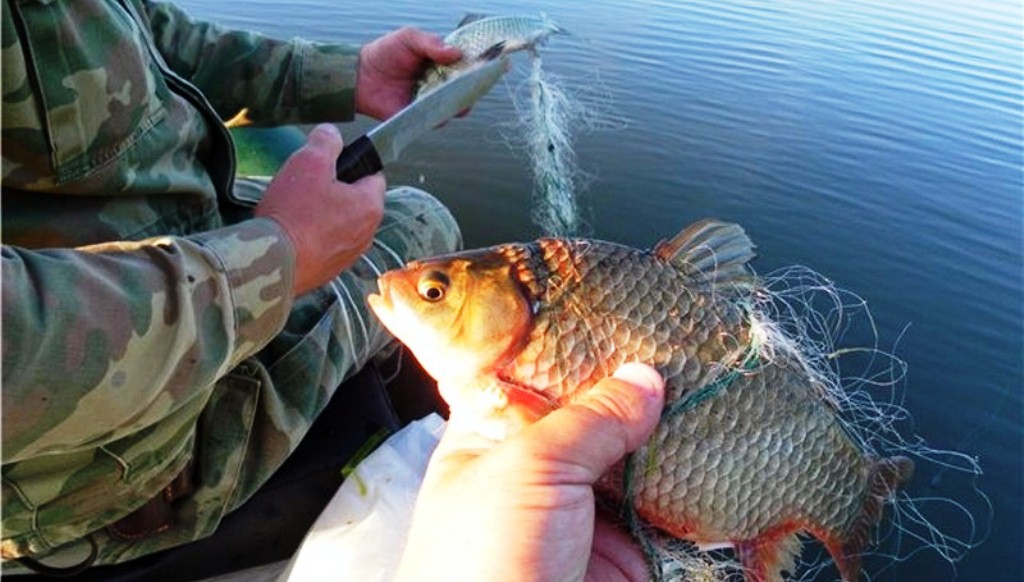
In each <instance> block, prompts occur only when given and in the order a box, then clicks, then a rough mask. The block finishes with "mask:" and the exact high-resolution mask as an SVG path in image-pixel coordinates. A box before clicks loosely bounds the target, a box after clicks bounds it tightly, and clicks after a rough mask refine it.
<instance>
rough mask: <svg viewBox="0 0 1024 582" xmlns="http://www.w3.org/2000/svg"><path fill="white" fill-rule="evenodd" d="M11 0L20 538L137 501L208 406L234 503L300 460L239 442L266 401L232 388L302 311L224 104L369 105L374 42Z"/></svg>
mask: <svg viewBox="0 0 1024 582" xmlns="http://www.w3.org/2000/svg"><path fill="white" fill-rule="evenodd" d="M2 16H3V20H2V26H3V28H2V31H0V38H2V47H3V71H2V75H3V85H2V92H3V104H2V107H3V109H2V138H3V142H2V156H3V175H2V180H3V181H2V185H3V191H2V211H3V233H2V239H3V298H2V303H3V346H2V349H3V353H2V356H3V377H2V378H3V393H2V394H3V400H2V415H3V419H2V420H3V425H2V431H3V441H2V445H3V446H2V461H3V475H2V477H3V492H2V493H3V497H2V504H3V508H2V511H3V524H2V525H3V542H2V551H3V557H4V558H5V559H7V558H12V557H18V556H45V555H46V554H48V553H49V552H50V551H51V550H53V549H54V548H56V547H58V546H61V545H63V544H65V543H68V542H70V541H73V540H80V539H82V538H83V537H84V536H86V535H87V534H89V533H90V532H94V531H95V530H97V529H98V528H102V527H103V526H104V525H106V524H109V523H111V522H113V521H115V520H118V519H120V518H122V517H124V516H125V515H127V514H128V513H131V512H132V511H134V510H135V509H136V508H138V507H140V506H141V505H143V504H144V503H145V502H146V501H147V500H149V499H151V498H153V497H154V496H155V495H157V493H159V492H160V491H161V490H162V489H163V488H164V487H165V486H167V485H168V483H169V482H171V480H172V479H173V478H174V477H175V476H176V475H178V474H179V473H180V472H181V471H182V469H183V467H184V466H185V465H186V463H188V462H189V460H190V459H191V458H192V455H193V450H194V445H195V441H196V440H197V437H196V432H197V430H204V429H203V428H202V427H203V426H206V427H207V428H206V429H205V430H208V431H211V432H212V433H213V434H205V435H203V446H209V447H210V448H211V450H216V451H223V455H222V456H221V457H220V458H219V460H220V467H219V469H220V470H222V472H223V474H218V475H214V476H212V477H210V476H208V477H207V480H208V484H209V483H213V484H214V485H216V487H213V488H212V489H211V492H208V493H207V497H208V499H207V501H208V503H209V504H217V503H219V505H220V506H223V507H224V508H225V510H227V509H230V508H231V507H233V506H236V505H237V504H238V503H239V502H240V499H239V498H238V497H239V496H243V495H244V494H243V493H239V491H250V490H251V489H252V488H253V486H252V484H246V486H245V487H242V486H240V485H239V483H238V481H239V480H241V479H244V478H246V477H245V475H257V477H253V478H252V480H253V481H254V482H259V481H260V480H261V479H265V478H266V475H267V474H269V472H270V471H272V470H273V468H274V466H275V465H274V464H275V463H279V462H280V459H279V458H268V459H266V460H264V459H262V458H260V459H238V458H236V457H237V456H238V454H239V453H238V451H239V450H240V449H242V448H243V447H242V442H243V441H244V440H245V439H249V438H250V433H251V432H252V430H253V429H252V427H251V426H248V425H245V419H246V418H249V419H250V420H249V423H250V424H251V418H252V417H253V416H254V414H255V413H253V411H252V408H253V407H255V406H256V404H255V403H254V401H253V400H252V398H249V397H235V396H231V395H230V394H229V393H228V392H224V393H223V394H221V395H220V396H218V395H217V394H218V393H217V391H216V386H217V385H218V384H223V382H224V380H225V378H228V379H230V378H231V377H232V375H234V376H238V375H239V373H240V372H239V371H240V370H241V371H242V372H243V373H242V374H241V375H242V376H246V374H248V376H246V377H249V376H253V375H256V376H259V372H258V371H257V372H252V370H253V368H252V367H249V368H247V367H246V366H247V362H248V361H250V360H247V358H250V356H252V355H253V354H255V353H256V352H257V351H259V350H260V349H261V348H263V347H264V346H265V345H266V344H267V343H268V341H270V340H271V338H272V337H274V336H275V335H277V334H278V333H279V332H280V331H281V330H282V327H283V326H284V325H285V322H286V320H287V319H288V318H289V316H290V314H291V315H292V316H294V311H295V310H294V309H293V305H292V300H291V299H290V289H291V286H292V278H293V260H294V259H293V251H292V249H291V247H290V242H289V241H288V239H287V237H286V236H284V235H283V233H282V231H281V230H280V229H279V228H278V227H277V226H276V225H275V224H274V223H273V222H272V221H268V220H264V219H245V220H242V219H240V218H241V217H244V216H245V210H244V209H245V207H246V201H244V200H239V199H238V198H237V197H236V196H235V195H233V193H232V192H233V180H234V176H233V175H234V168H235V161H234V153H233V148H232V144H231V138H230V136H229V135H228V133H227V131H226V130H225V128H224V127H223V125H222V123H221V120H222V119H227V118H230V117H232V116H234V115H235V114H236V113H238V111H239V110H240V109H241V108H242V107H246V108H248V109H249V115H248V117H249V118H250V119H251V120H253V121H254V122H256V123H258V124H263V125H273V124H283V123H294V122H304V123H312V122H319V121H345V120H348V119H350V118H351V117H352V116H353V114H354V113H353V108H354V91H355V89H354V87H355V72H356V69H357V58H358V57H357V54H358V53H357V50H358V49H357V48H356V47H350V46H337V45H326V44H315V43H311V42H306V41H302V40H293V41H291V42H282V41H275V40H272V39H268V38H265V37H262V36H260V35H257V34H254V33H248V32H236V31H227V30H223V29H220V28H218V27H215V26H212V25H209V24H205V23H201V22H196V21H193V20H191V19H190V18H188V17H187V16H186V15H185V14H183V13H182V12H181V11H179V10H178V9H176V8H174V7H173V6H170V5H166V4H160V3H155V2H147V1H143V0H18V1H15V0H4V2H3V15H2ZM249 206H251V203H250V204H249ZM247 370H248V372H246V371H247ZM249 379H250V380H251V378H249ZM243 380H245V381H248V380H246V378H243ZM258 380H259V378H256V380H253V381H256V382H257V385H258ZM222 392H223V391H222ZM225 394H227V395H225ZM318 397H320V396H318ZM201 415H202V416H205V417H206V419H205V420H198V419H200V416H201ZM239 419H241V420H239ZM197 424H198V425H199V426H200V428H199V429H197ZM238 427H241V428H238ZM252 438H255V437H252ZM279 456H280V455H279ZM240 464H247V465H246V467H247V468H246V469H245V471H242V470H241V469H239V468H238V467H239V465H240ZM261 464H266V465H267V466H263V465H261ZM243 473H244V475H243ZM217 495H220V496H221V497H222V498H223V499H220V500H216V499H214V498H215V497H216V496H217ZM210 499H213V501H210ZM211 521H212V522H213V523H215V519H214V520H211ZM203 527H205V526H196V527H195V528H194V529H196V530H200V529H203ZM207 529H209V528H207ZM206 533H209V532H208V531H207V532H206ZM190 535H193V537H199V536H201V535H203V532H198V533H195V532H193V533H192V534H190ZM179 543H180V540H179ZM138 553H142V551H138V552H135V554H134V555H137V554H138ZM132 555H133V553H132V552H125V553H123V554H122V555H120V556H114V557H113V558H110V560H108V561H116V560H117V559H120V558H124V557H132ZM6 565H7V564H5V567H6Z"/></svg>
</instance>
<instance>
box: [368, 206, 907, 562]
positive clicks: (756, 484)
mask: <svg viewBox="0 0 1024 582" xmlns="http://www.w3.org/2000/svg"><path fill="white" fill-rule="evenodd" d="M753 257H754V245H753V243H751V241H750V239H749V238H748V237H747V235H746V233H745V232H744V231H743V229H742V228H741V227H739V226H738V225H735V224H728V223H723V222H719V221H715V220H705V221H702V222H698V223H696V224H694V225H692V226H690V227H689V228H687V229H684V230H683V231H682V232H680V233H679V234H678V235H677V236H675V237H674V238H672V239H671V240H668V241H662V242H661V243H659V244H658V245H657V246H656V247H655V248H654V249H653V250H652V251H642V250H638V249H634V248H630V247H626V246H622V245H617V244H613V243H608V242H602V241H595V240H585V239H559V238H547V239H540V240H538V241H536V242H533V243H529V244H507V245H501V246H497V247H491V248H488V249H481V250H474V251H465V252H462V253H456V254H452V255H446V256H442V257H437V258H434V259H427V260H421V261H416V262H413V263H410V264H409V265H408V266H406V267H405V268H404V269H401V270H396V271H391V272H388V273H385V274H384V275H383V276H382V277H381V278H380V280H379V283H380V292H379V294H377V295H371V296H370V297H369V302H370V305H371V307H372V308H373V310H374V312H376V314H377V315H378V316H379V317H380V319H381V321H383V323H384V325H385V326H387V328H388V329H389V330H391V332H392V333H394V334H395V335H396V336H397V337H398V338H399V339H400V340H402V341H403V342H404V343H405V344H406V345H408V346H409V347H410V349H411V350H412V352H413V353H414V354H415V355H416V357H417V359H418V360H419V361H420V363H421V364H422V365H423V366H424V368H425V369H426V370H427V371H428V372H429V373H430V374H431V375H432V376H433V377H434V378H435V379H437V380H438V381H439V384H440V385H441V387H442V389H443V390H444V391H443V392H442V397H443V398H445V400H446V401H447V402H448V404H449V406H450V407H451V410H452V413H453V414H459V415H460V416H461V417H462V418H463V419H466V418H474V419H475V420H476V421H477V422H478V426H477V428H478V430H479V431H480V432H481V433H483V434H486V435H488V436H491V437H492V438H499V439H500V438H503V437H504V436H506V435H508V434H511V433H514V432H515V431H517V430H520V429H521V428H522V427H523V426H524V425H526V424H528V423H531V422H534V421H536V420H537V419H539V418H541V417H543V416H544V415H546V414H548V413H549V412H550V411H552V410H554V409H557V408H558V407H560V406H563V405H565V404H567V403H569V402H572V401H573V399H574V398H576V397H577V396H579V395H580V394H582V393H584V392H585V391H587V390H588V389H590V388H591V387H592V386H594V385H595V384H596V383H597V382H598V381H599V380H601V379H602V378H605V377H607V376H609V375H610V374H611V373H612V372H613V371H614V370H615V369H616V368H618V366H620V365H621V364H623V363H625V362H629V361H641V362H645V363H647V364H650V365H652V366H654V367H656V368H657V369H658V370H659V371H660V372H661V374H662V375H663V376H664V377H665V379H666V390H667V392H666V406H665V411H664V412H663V414H662V420H661V422H660V423H659V425H658V427H657V428H656V430H655V432H654V435H653V436H652V437H651V439H650V440H649V441H648V442H647V443H646V444H645V445H644V446H642V447H641V448H640V449H638V450H637V451H636V452H635V453H634V454H633V455H632V456H631V457H629V460H626V461H624V462H622V463H620V464H619V465H617V466H616V467H615V468H613V469H612V470H611V472H610V473H609V474H608V475H605V476H604V477H603V478H602V480H601V481H600V482H599V483H598V488H599V491H600V492H601V493H602V495H605V496H608V497H609V498H610V499H611V500H612V501H613V502H617V503H619V504H620V506H622V502H623V501H627V502H628V503H626V504H625V506H627V507H631V508H633V511H635V514H636V515H638V516H639V517H640V518H642V519H643V520H645V521H646V522H648V523H649V524H651V525H654V526H656V527H658V528H660V529H661V530H663V531H665V532H667V533H669V534H671V535H673V536H675V537H678V538H681V539H686V540H690V541H693V542H695V543H697V544H698V545H699V546H702V547H714V546H716V545H718V546H720V545H721V544H722V543H723V542H724V543H727V544H728V545H731V546H732V547H733V548H734V550H735V552H736V555H737V557H738V558H739V561H740V562H741V564H742V565H743V567H744V571H745V574H746V577H747V579H748V580H751V581H757V582H767V581H775V580H781V579H782V578H781V577H782V572H783V571H785V570H790V571H791V570H792V569H793V564H794V559H795V557H796V556H797V555H798V554H799V551H800V542H799V540H798V538H797V534H799V533H809V534H810V535H812V536H814V537H816V538H817V539H819V540H820V541H822V542H823V543H824V544H825V546H826V548H827V549H828V551H829V553H830V554H831V556H832V558H833V559H834V561H835V562H836V564H837V566H838V568H839V572H840V575H841V576H842V578H843V580H844V581H846V582H854V581H856V580H858V579H859V577H860V555H861V554H862V553H863V551H864V549H865V547H866V546H867V544H868V542H869V541H870V538H871V532H872V530H873V529H874V527H875V526H876V525H877V523H878V521H879V520H880V519H881V515H882V510H883V507H884V505H885V503H886V501H888V500H889V499H891V497H892V496H893V495H894V493H895V491H896V489H897V488H898V487H899V486H900V485H901V484H902V483H904V482H905V481H906V480H907V479H909V478H910V476H911V474H912V472H913V462H912V461H911V460H910V459H907V458H905V457H890V458H878V457H875V456H873V455H871V454H869V453H868V452H866V451H863V450H861V448H860V446H859V445H858V444H857V442H855V441H854V440H853V439H852V438H851V437H850V435H849V434H848V433H847V431H846V429H845V427H844V425H843V423H842V421H841V420H840V418H839V417H838V416H837V415H836V411H835V409H834V407H833V406H831V405H830V403H829V402H828V401H827V400H826V399H825V398H823V396H822V393H823V388H822V387H821V386H820V385H818V380H816V377H815V376H814V375H813V374H812V373H811V372H809V371H808V368H807V366H806V365H804V360H803V359H802V357H801V355H800V354H799V352H798V351H797V349H796V348H795V347H793V345H792V344H790V343H789V342H785V341H774V343H771V342H772V340H771V338H772V337H773V336H771V335H770V334H768V332H766V331H765V330H766V329H768V326H769V325H770V323H769V322H765V321H764V319H763V317H764V316H763V315H760V314H758V313H756V312H755V310H754V307H752V306H753V304H754V299H755V297H756V295H757V294H758V293H759V292H760V291H759V287H758V281H757V279H756V278H755V277H754V276H753V274H752V273H751V271H750V270H749V267H748V262H749V261H750V260H751V259H752V258H753ZM769 343H771V345H770V346H768V345H767V344H769ZM769 347H770V349H768V348H769Z"/></svg>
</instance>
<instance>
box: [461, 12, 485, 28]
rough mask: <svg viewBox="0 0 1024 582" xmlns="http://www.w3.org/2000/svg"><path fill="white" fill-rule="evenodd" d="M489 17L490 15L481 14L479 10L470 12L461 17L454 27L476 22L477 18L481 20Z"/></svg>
mask: <svg viewBox="0 0 1024 582" xmlns="http://www.w3.org/2000/svg"><path fill="white" fill-rule="evenodd" d="M489 17H490V14H481V13H479V12H470V13H469V14H467V15H465V16H463V17H462V20H460V21H459V23H458V24H456V25H455V28H462V27H463V26H466V25H467V24H472V23H474V22H476V21H477V20H483V19H484V18H489Z"/></svg>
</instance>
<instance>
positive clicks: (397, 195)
mask: <svg viewBox="0 0 1024 582" xmlns="http://www.w3.org/2000/svg"><path fill="white" fill-rule="evenodd" d="M377 238H378V240H380V241H382V242H385V243H388V244H390V245H391V246H393V247H394V248H395V249H396V250H398V251H399V252H400V253H401V254H402V255H403V258H404V259H405V260H412V259H417V258H422V257H428V256H433V255H441V254H445V253H450V252H454V251H457V250H459V249H461V248H462V232H461V231H460V230H459V224H458V222H456V220H455V217H454V216H452V213H451V211H449V210H448V208H447V207H446V206H445V205H444V204H442V203H441V201H440V200H438V199H437V198H434V197H433V196H432V195H431V194H429V193H427V192H425V191H423V190H420V189H419V188H414V187H412V186H400V187H397V188H394V189H391V190H389V191H388V193H387V197H386V198H385V200H384V219H383V221H382V222H381V227H380V229H379V230H378V232H377Z"/></svg>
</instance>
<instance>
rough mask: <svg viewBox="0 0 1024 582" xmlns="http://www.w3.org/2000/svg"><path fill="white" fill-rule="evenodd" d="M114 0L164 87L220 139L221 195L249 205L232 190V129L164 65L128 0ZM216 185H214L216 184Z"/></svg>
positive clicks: (201, 94)
mask: <svg viewBox="0 0 1024 582" xmlns="http://www.w3.org/2000/svg"><path fill="white" fill-rule="evenodd" d="M117 2H118V4H120V5H121V6H122V7H123V8H124V9H125V10H126V11H127V12H128V15H129V17H130V19H131V20H132V21H133V22H134V23H135V25H136V26H138V27H139V29H140V30H141V31H142V35H143V36H144V37H145V38H146V49H147V50H148V51H149V54H150V57H151V58H152V59H153V61H154V62H155V63H156V65H157V69H159V70H160V73H161V74H162V75H163V76H164V80H166V81H167V86H168V87H170V88H171V90H172V91H174V92H175V93H177V94H178V95H180V96H182V97H184V98H185V100H186V101H188V102H189V103H190V104H191V105H192V106H193V107H195V108H196V109H197V110H198V111H199V112H200V113H201V114H202V115H203V116H204V117H205V118H206V124H207V125H208V126H209V127H210V130H211V131H212V132H213V134H214V138H215V139H220V140H221V141H222V142H223V145H224V149H225V150H226V154H227V158H228V167H227V174H226V175H225V176H223V178H222V180H221V184H220V185H219V187H218V190H219V191H220V194H221V195H223V196H224V197H225V198H227V199H228V200H229V201H230V202H232V203H233V204H236V205H240V206H244V207H252V206H253V203H252V202H251V201H247V200H243V199H241V198H238V197H237V196H235V193H234V191H235V169H236V168H237V163H238V162H237V159H236V157H235V142H234V139H233V138H232V137H231V132H229V131H228V129H227V128H226V127H224V124H223V123H222V122H221V119H220V116H218V115H217V112H216V110H214V108H213V106H212V105H210V102H209V100H207V99H206V96H205V95H203V93H202V92H201V91H200V90H199V89H198V88H196V86H195V85H193V84H192V83H189V82H188V81H186V80H185V79H183V78H181V77H180V76H179V75H178V74H177V73H175V72H174V71H173V70H171V68H170V67H169V66H167V62H166V61H164V58H163V55H161V54H160V51H159V50H157V48H156V42H155V41H154V40H153V37H152V36H151V34H152V32H151V31H150V30H149V27H148V26H146V25H145V21H144V20H143V19H142V17H141V16H140V15H139V13H138V12H137V11H136V9H135V6H134V4H133V3H132V2H131V0H117ZM215 186H217V185H216V184H215Z"/></svg>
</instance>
